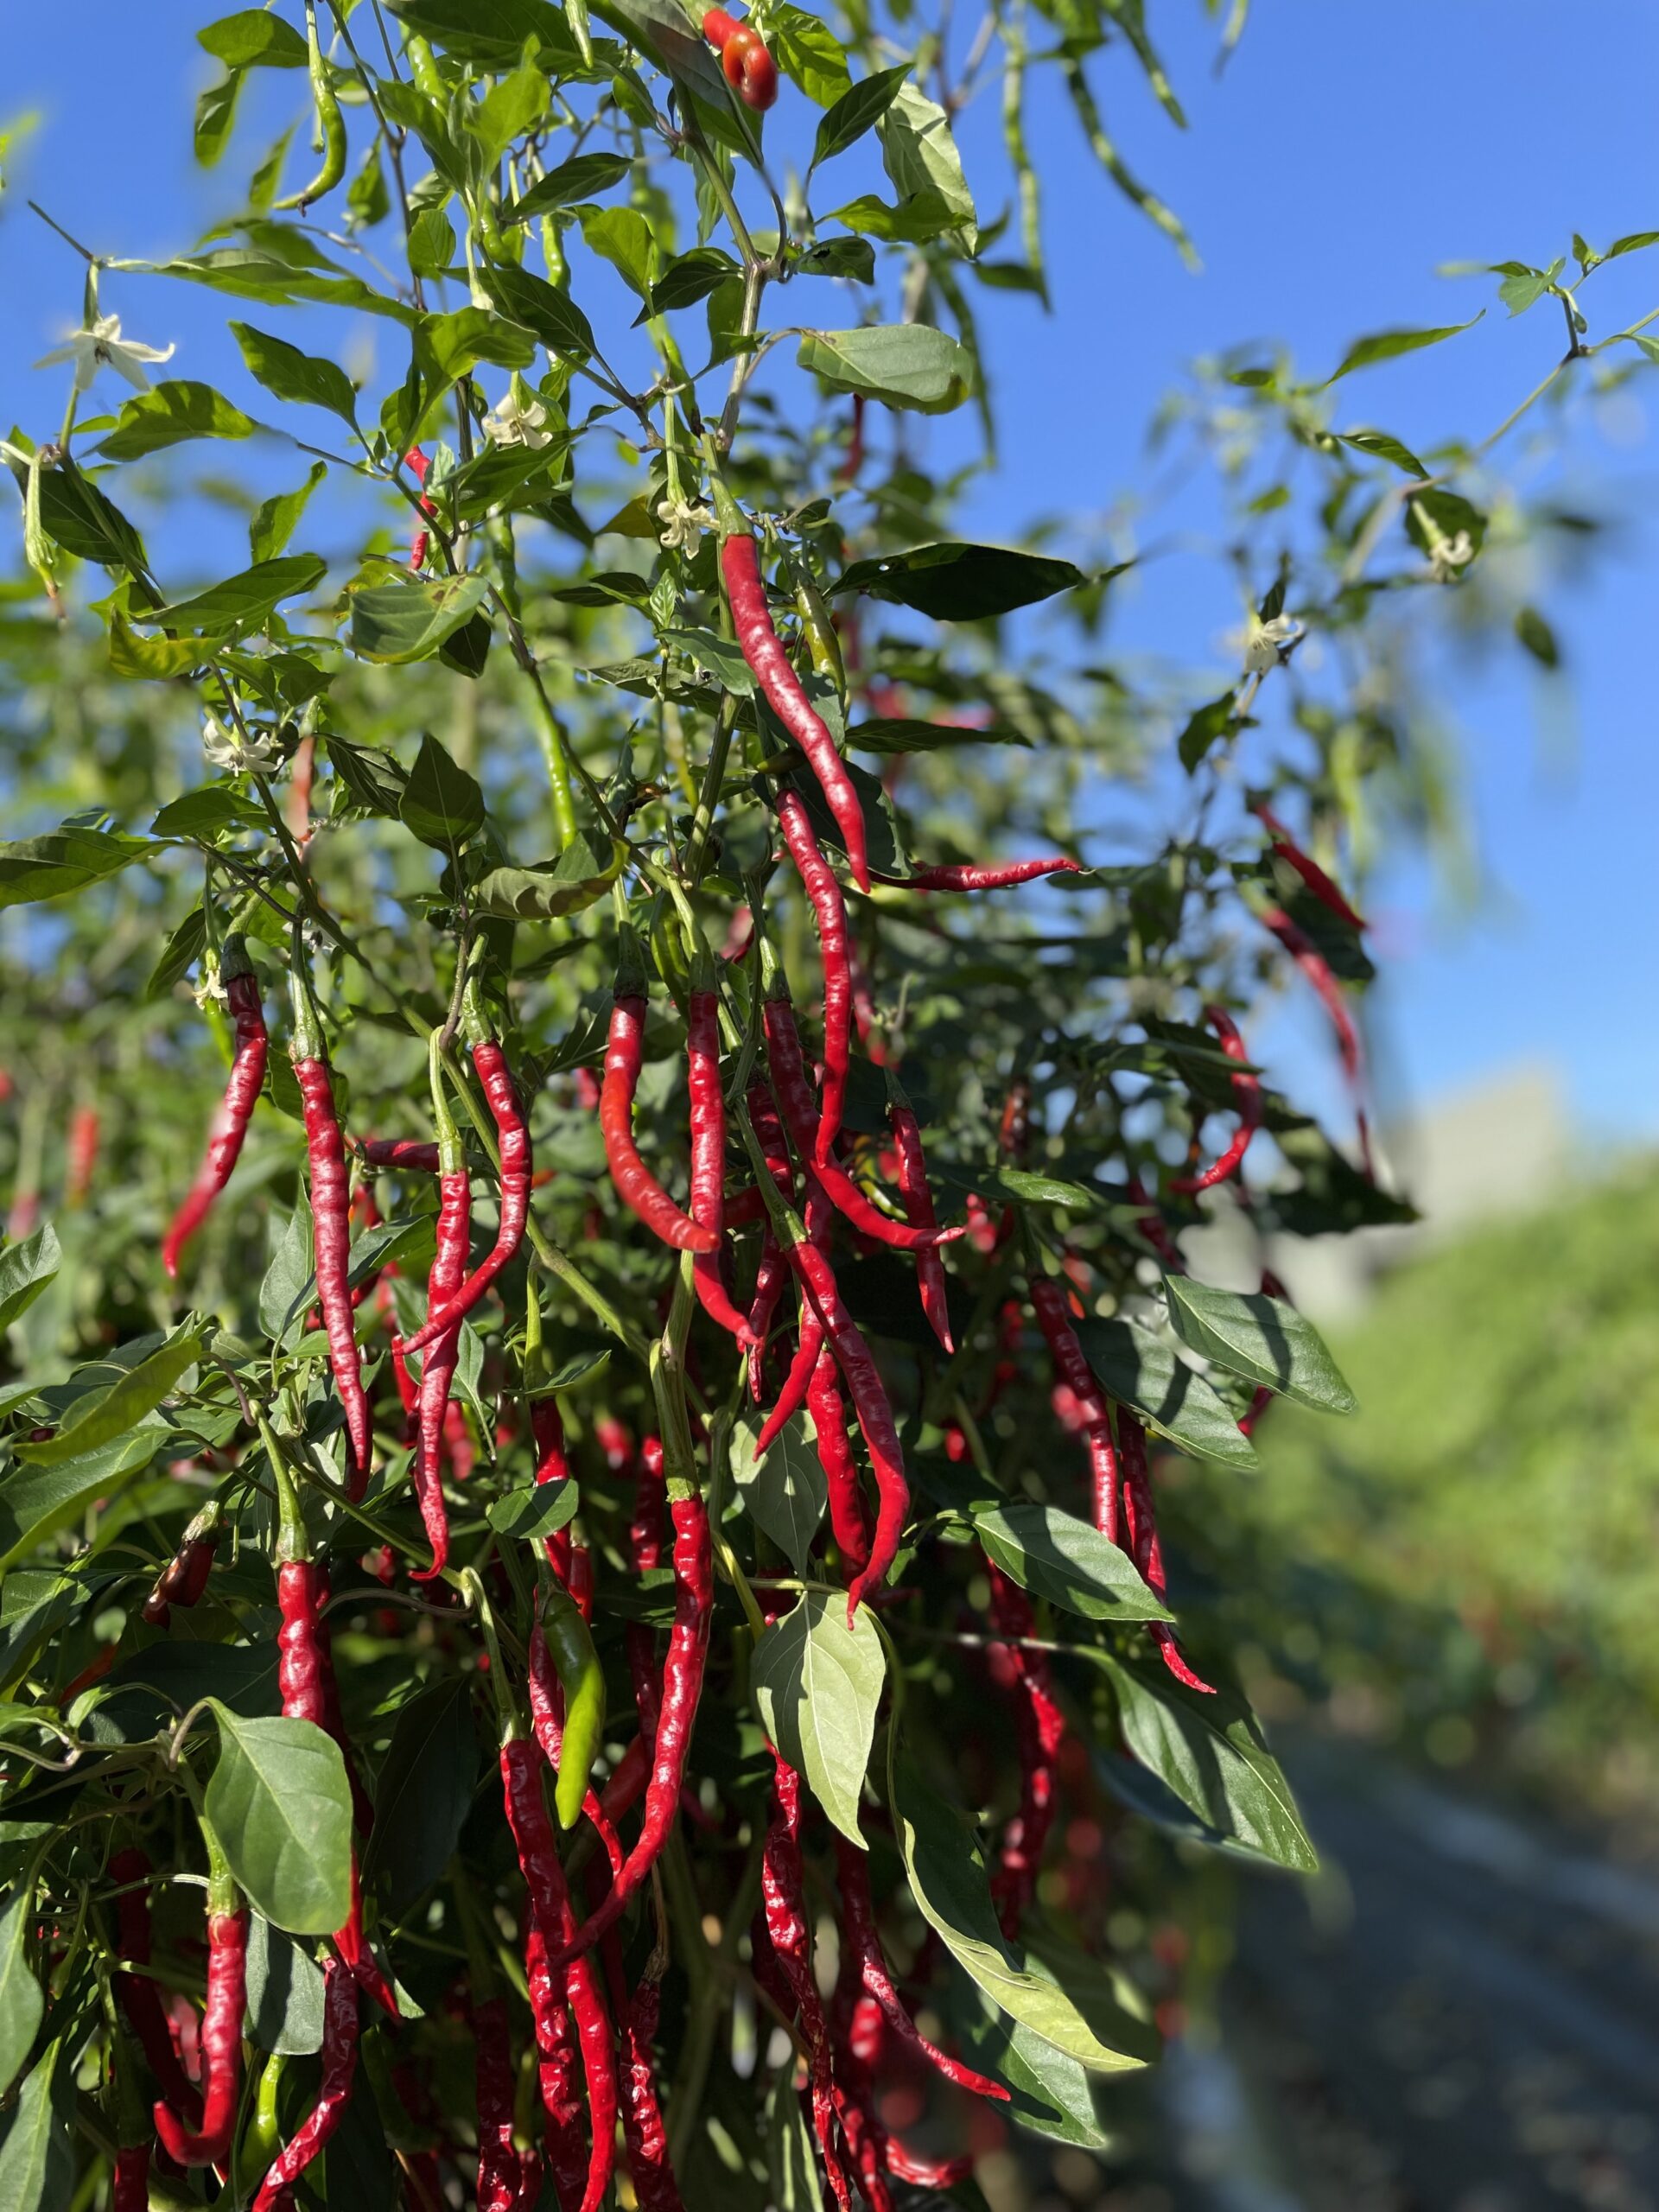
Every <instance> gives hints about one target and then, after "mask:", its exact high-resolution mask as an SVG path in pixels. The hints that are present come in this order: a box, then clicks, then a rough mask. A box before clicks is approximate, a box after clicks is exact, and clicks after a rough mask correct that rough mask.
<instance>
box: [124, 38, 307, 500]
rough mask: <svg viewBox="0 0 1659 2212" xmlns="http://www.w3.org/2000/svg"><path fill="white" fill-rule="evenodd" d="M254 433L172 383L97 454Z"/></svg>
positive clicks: (237, 416) (234, 410) (127, 415)
mask: <svg viewBox="0 0 1659 2212" xmlns="http://www.w3.org/2000/svg"><path fill="white" fill-rule="evenodd" d="M268 20H269V19H268ZM254 429H255V425H254V423H253V422H252V421H251V418H250V417H249V416H246V415H245V414H244V413H243V412H242V410H241V409H240V408H239V407H232V404H231V403H230V401H229V400H228V399H226V397H224V395H223V394H222V393H220V392H217V391H214V390H213V386H212V385H210V384H186V383H182V382H171V381H169V382H168V383H166V384H158V385H154V386H153V387H152V388H151V389H150V390H149V391H141V392H139V393H138V394H137V396H136V397H134V398H131V399H130V400H128V402H127V403H126V404H125V406H124V407H123V409H122V410H121V413H120V415H119V416H118V419H117V422H116V426H115V428H114V429H112V430H111V432H110V435H109V436H108V437H107V438H105V439H104V440H103V441H102V442H101V443H100V444H99V448H98V449H99V453H100V454H102V455H103V456H104V458H105V461H142V460H143V458H144V456H145V455H146V454H152V453H160V452H162V450H163V449H164V448H167V447H168V446H176V445H182V444H183V443H184V442H185V440H186V439H187V438H248V437H251V436H252V435H253V432H254Z"/></svg>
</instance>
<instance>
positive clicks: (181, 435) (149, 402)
mask: <svg viewBox="0 0 1659 2212" xmlns="http://www.w3.org/2000/svg"><path fill="white" fill-rule="evenodd" d="M254 428H255V425H254V423H252V422H251V419H250V418H249V417H248V416H245V414H244V413H243V412H242V410H241V409H240V408H239V407H232V404H231V403H230V401H229V400H228V399H226V397H224V396H223V394H222V393H220V392H217V391H214V390H213V386H212V385H210V384H184V383H168V384H158V385H153V386H152V387H151V389H150V390H149V391H141V392H139V393H137V396H136V397H133V398H131V399H130V400H128V401H127V403H126V404H125V405H124V407H123V408H122V410H121V412H120V415H119V416H118V419H117V422H116V426H115V428H114V429H112V430H111V432H110V435H109V436H108V437H107V438H105V439H103V440H102V441H101V442H100V443H99V448H98V449H99V453H100V454H102V455H103V457H104V459H105V461H140V460H142V459H143V456H144V455H145V454H152V453H160V452H162V450H163V449H164V448H166V447H168V446H176V445H182V444H183V443H184V442H185V440H186V439H187V438H246V437H251V435H253V431H254Z"/></svg>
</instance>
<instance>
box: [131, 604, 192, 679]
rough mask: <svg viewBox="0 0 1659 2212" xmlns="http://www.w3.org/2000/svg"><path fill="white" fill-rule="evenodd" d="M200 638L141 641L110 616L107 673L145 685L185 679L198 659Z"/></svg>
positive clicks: (135, 634)
mask: <svg viewBox="0 0 1659 2212" xmlns="http://www.w3.org/2000/svg"><path fill="white" fill-rule="evenodd" d="M202 652H203V648H202V643H201V640H200V638H141V637H140V636H139V634H138V632H137V631H136V630H135V629H133V628H132V626H130V624H129V623H126V622H124V621H123V620H122V619H121V617H120V616H119V615H118V614H115V613H111V617H110V673H111V676H119V677H127V678H129V679H130V680H133V681H136V682H140V683H171V682H172V681H173V680H174V679H175V677H181V676H188V674H189V672H190V671H191V670H192V669H193V668H195V667H198V666H199V665H200V662H201V659H202Z"/></svg>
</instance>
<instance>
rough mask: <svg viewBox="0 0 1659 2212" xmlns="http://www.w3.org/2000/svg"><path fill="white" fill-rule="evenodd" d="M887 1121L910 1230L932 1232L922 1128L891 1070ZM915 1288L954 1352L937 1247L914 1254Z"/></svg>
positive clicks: (934, 1219)
mask: <svg viewBox="0 0 1659 2212" xmlns="http://www.w3.org/2000/svg"><path fill="white" fill-rule="evenodd" d="M887 1119H888V1121H889V1122H891V1124H892V1126H893V1150H894V1151H895V1152H896V1153H897V1154H898V1155H899V1197H900V1198H902V1199H903V1200H904V1202H905V1215H906V1219H907V1220H908V1221H909V1223H910V1225H911V1227H912V1229H922V1230H932V1229H937V1228H938V1217H937V1216H936V1215H935V1213H934V1211H933V1193H932V1192H931V1191H930V1190H929V1188H928V1186H927V1160H926V1159H925V1156H924V1154H923V1152H922V1131H921V1125H920V1123H919V1122H918V1121H917V1119H916V1109H915V1108H914V1107H913V1106H912V1104H911V1103H910V1100H909V1099H908V1098H907V1097H906V1095H905V1090H904V1087H903V1085H902V1084H900V1083H899V1078H898V1077H897V1076H895V1075H894V1073H893V1070H892V1069H891V1068H889V1069H888V1070H887ZM916 1287H917V1289H918V1291H919V1293H920V1294H921V1300H922V1312H923V1313H924V1314H925V1317H926V1319H927V1325H928V1326H929V1328H931V1330H932V1332H933V1333H934V1335H935V1336H936V1337H937V1338H938V1340H939V1342H940V1344H942V1345H943V1346H944V1349H945V1351H947V1352H954V1351H955V1350H956V1345H955V1344H953V1343H952V1342H951V1340H950V1299H949V1296H948V1294H947V1291H946V1287H945V1274H944V1261H943V1260H942V1259H941V1258H940V1257H939V1255H938V1248H937V1247H935V1248H934V1249H932V1250H931V1251H929V1250H922V1251H919V1252H918V1253H917V1255H916Z"/></svg>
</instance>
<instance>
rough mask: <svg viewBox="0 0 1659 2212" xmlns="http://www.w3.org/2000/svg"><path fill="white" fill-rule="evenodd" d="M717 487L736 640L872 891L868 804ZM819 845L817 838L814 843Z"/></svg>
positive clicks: (756, 560) (750, 547)
mask: <svg viewBox="0 0 1659 2212" xmlns="http://www.w3.org/2000/svg"><path fill="white" fill-rule="evenodd" d="M714 492H715V506H716V509H717V510H718V511H719V513H720V517H721V533H722V536H721V548H720V572H721V576H722V577H723V579H724V580H725V584H726V597H727V600H728V603H729V604H730V607H731V610H732V626H733V628H734V630H735V631H736V632H737V642H738V645H740V646H741V649H742V653H743V658H744V659H745V660H746V661H747V663H748V664H749V666H750V668H751V669H753V671H754V677H755V680H756V682H757V683H759V684H760V689H761V691H762V692H763V693H764V695H765V696H766V704H767V705H768V706H769V707H770V708H771V709H772V712H773V713H774V714H775V715H777V717H778V719H779V721H780V722H782V724H783V725H784V728H785V729H786V730H787V731H788V732H789V734H790V735H791V737H792V738H793V739H794V741H795V742H796V743H797V745H798V746H799V747H800V748H801V750H802V752H803V753H805V755H806V758H807V761H808V764H809V766H810V768H811V770H812V772H813V774H814V775H815V776H816V777H817V780H818V788H819V789H820V790H821V791H823V796H824V798H825V800H826V802H827V803H828V805H829V811H830V814H831V815H832V816H833V817H834V818H835V823H836V829H838V830H839V831H840V832H841V842H842V846H843V847H844V848H845V849H846V854H847V857H848V859H849V861H850V862H851V863H852V869H853V877H854V880H855V882H856V883H857V885H858V887H859V889H860V890H861V891H868V889H869V887H870V864H869V861H868V857H867V855H866V849H865V836H864V810H863V808H862V806H861V804H859V798H858V793H857V791H855V788H854V785H853V779H852V778H851V777H850V776H849V774H848V772H847V764H846V762H845V761H844V760H842V757H841V754H840V753H838V752H837V751H836V741H835V739H834V738H833V737H831V735H830V734H829V725H828V723H827V722H826V721H824V719H823V715H821V714H819V712H818V710H817V708H816V707H815V706H814V705H813V704H812V702H811V701H810V699H809V698H808V697H807V696H806V693H805V690H804V689H803V687H802V683H801V679H800V677H798V676H797V674H796V673H795V671H794V669H793V667H792V666H791V663H790V658H789V655H788V654H787V653H786V652H785V651H784V647H783V642H782V640H781V639H779V635H778V632H777V631H776V630H775V629H773V627H772V614H771V611H770V609H769V608H768V607H767V605H766V584H765V582H764V581H763V580H762V577H761V575H760V547H759V546H758V545H757V544H756V543H755V541H754V538H753V536H752V535H751V534H750V532H749V531H747V529H746V528H745V527H744V526H743V518H742V517H741V515H740V514H739V513H738V512H737V509H736V507H735V506H734V504H733V502H732V500H731V497H730V495H729V493H727V492H726V491H725V487H724V486H723V485H722V484H721V482H720V480H719V479H718V477H716V479H715V486H714ZM816 843H817V841H816V840H814V848H815V849H816ZM831 880H832V881H833V880H834V879H833V878H832V879H831ZM809 889H810V887H809Z"/></svg>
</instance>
